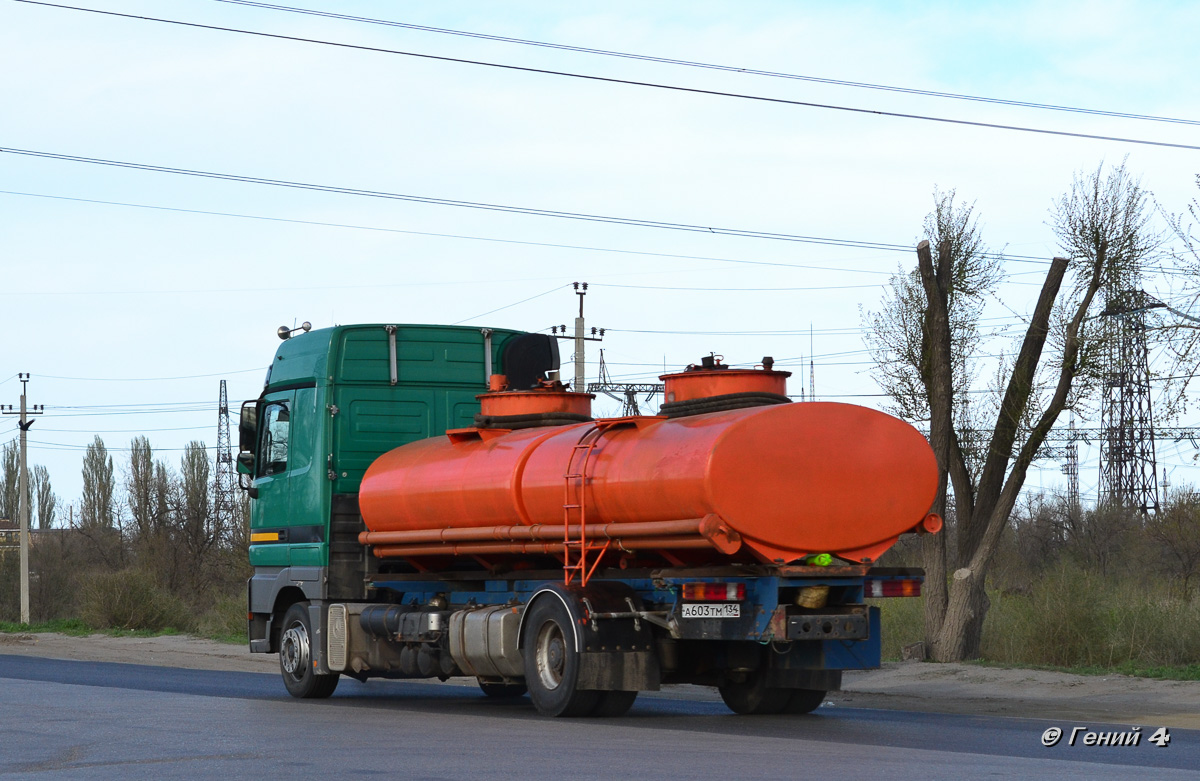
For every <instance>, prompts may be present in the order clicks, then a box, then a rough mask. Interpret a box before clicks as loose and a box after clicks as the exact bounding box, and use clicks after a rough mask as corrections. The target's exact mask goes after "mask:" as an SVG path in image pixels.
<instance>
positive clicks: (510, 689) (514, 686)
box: [479, 681, 528, 700]
mask: <svg viewBox="0 0 1200 781" xmlns="http://www.w3.org/2000/svg"><path fill="white" fill-rule="evenodd" d="M479 688H480V690H482V691H483V693H484V694H486V695H487V696H488V697H490V698H492V699H497V700H503V699H516V698H517V697H520V696H522V695H524V694H525V692H526V691H528V689H527V687H526V686H525V684H523V683H495V682H488V681H479Z"/></svg>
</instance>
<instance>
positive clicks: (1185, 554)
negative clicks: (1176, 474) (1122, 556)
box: [1146, 487, 1200, 600]
mask: <svg viewBox="0 0 1200 781" xmlns="http://www.w3.org/2000/svg"><path fill="white" fill-rule="evenodd" d="M1146 531H1148V532H1149V533H1150V536H1151V537H1152V538H1153V539H1154V540H1155V541H1156V542H1158V543H1159V544H1160V545H1161V546H1162V549H1163V551H1164V552H1165V553H1166V555H1165V556H1163V557H1161V558H1160V563H1161V566H1162V567H1163V568H1164V569H1166V571H1167V573H1168V574H1169V575H1171V576H1173V577H1176V578H1178V579H1179V584H1180V589H1181V591H1182V592H1183V598H1184V599H1185V600H1189V599H1191V597H1192V583H1193V582H1194V579H1195V577H1196V576H1197V575H1198V574H1200V494H1197V493H1196V491H1195V490H1194V489H1192V488H1191V487H1185V488H1182V489H1180V490H1178V491H1176V492H1174V494H1173V495H1172V496H1171V498H1170V499H1169V500H1168V501H1167V502H1166V505H1165V506H1164V507H1163V511H1162V512H1161V513H1158V514H1156V515H1154V516H1151V517H1150V518H1149V519H1148V520H1147V523H1146Z"/></svg>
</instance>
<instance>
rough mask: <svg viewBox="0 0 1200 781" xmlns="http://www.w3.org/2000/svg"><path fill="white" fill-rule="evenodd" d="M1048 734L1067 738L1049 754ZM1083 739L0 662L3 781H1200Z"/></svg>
mask: <svg viewBox="0 0 1200 781" xmlns="http://www.w3.org/2000/svg"><path fill="white" fill-rule="evenodd" d="M692 691H695V694H692V693H691V692H692ZM1052 726H1057V727H1060V728H1062V729H1063V730H1064V732H1065V733H1066V735H1065V736H1064V738H1063V739H1062V740H1061V741H1060V742H1059V744H1058V745H1056V746H1054V747H1050V748H1047V747H1045V746H1043V745H1042V733H1043V732H1044V731H1045V730H1046V729H1047V728H1049V727H1052ZM1075 727H1090V728H1092V729H1095V730H1096V731H1100V730H1103V731H1105V732H1108V731H1111V730H1113V729H1114V727H1113V726H1112V725H1108V726H1103V725H1099V724H1091V725H1089V724H1084V723H1074V722H1073V723H1064V722H1053V721H1042V720H1037V719H1012V718H999V717H990V716H987V717H985V716H978V717H974V716H965V717H964V716H950V715H943V714H932V713H913V712H906V711H882V710H866V709H858V708H835V707H823V708H821V709H820V710H819V711H818V712H817V713H816V714H814V715H810V716H791V717H739V716H734V715H732V714H730V713H729V712H728V711H727V710H726V709H725V707H724V705H722V704H721V703H720V702H719V701H714V699H713V698H712V697H711V696H710V695H709V694H707V693H705V692H703V691H698V690H691V689H686V688H681V689H679V690H675V691H670V692H666V693H662V694H657V693H643V694H642V695H641V696H640V697H639V699H638V701H637V704H635V705H634V708H633V710H632V711H630V713H629V714H628V715H626V716H624V717H621V718H617V719H545V718H542V717H540V716H538V715H537V714H536V713H535V712H534V710H533V708H532V706H531V705H530V704H529V701H528V699H526V698H522V699H519V700H516V701H510V702H500V701H493V700H487V699H485V698H484V697H483V696H482V695H481V694H480V693H479V692H478V690H476V689H474V688H468V687H463V686H454V685H446V684H437V683H428V682H381V681H372V682H369V683H367V684H359V683H357V682H356V681H353V680H343V681H342V683H341V685H340V686H339V688H338V691H337V693H336V694H335V695H334V697H333V698H332V699H330V700H327V701H323V702H301V701H296V700H293V699H291V698H289V697H287V696H286V694H284V692H283V688H282V683H281V682H280V681H279V680H278V678H277V677H276V676H273V675H264V674H259V673H235V672H214V671H204V670H182V669H177V668H170V667H150V666H143V665H134V664H104V663H89V662H71V661H62V660H53V659H40V658H36V657H29V656H12V655H2V654H0V776H4V777H31V778H34V777H36V778H51V777H52V778H213V777H220V778H223V779H235V778H255V779H270V778H276V777H280V778H290V777H300V778H319V777H368V776H390V777H400V778H406V779H464V778H474V779H506V778H519V779H554V781H562V780H564V779H609V778H613V779H617V778H637V779H654V780H655V781H657V779H674V778H682V779H710V778H728V779H731V781H735V780H737V779H749V778H771V779H776V778H780V779H782V778H805V777H809V778H811V777H816V776H818V775H819V776H820V777H822V778H835V777H840V778H847V779H854V778H870V779H887V780H888V781H902V780H903V779H914V780H917V779H919V780H920V781H927V780H928V779H940V778H947V779H974V778H985V777H1000V778H1055V779H1065V778H1086V779H1107V778H1114V779H1117V778H1120V779H1125V778H1133V777H1145V778H1155V779H1171V778H1200V731H1194V730H1176V729H1173V730H1171V732H1170V736H1171V738H1170V744H1169V745H1168V746H1167V747H1165V748H1159V747H1157V746H1155V745H1153V744H1151V743H1149V742H1148V738H1149V737H1150V734H1151V733H1152V732H1153V730H1149V729H1143V730H1142V732H1143V735H1142V738H1141V741H1140V745H1137V746H1119V747H1113V746H1092V747H1089V746H1084V745H1083V740H1084V733H1082V732H1081V733H1080V734H1079V735H1078V738H1077V741H1076V745H1075V746H1073V747H1072V746H1068V745H1067V739H1068V737H1069V735H1070V733H1071V731H1072V729H1073V728H1075ZM1115 729H1121V728H1120V727H1117V728H1115ZM1146 768H1153V770H1149V771H1147V770H1146Z"/></svg>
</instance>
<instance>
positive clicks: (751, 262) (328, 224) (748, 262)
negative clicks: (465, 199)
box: [0, 190, 1041, 385]
mask: <svg viewBox="0 0 1200 781" xmlns="http://www.w3.org/2000/svg"><path fill="white" fill-rule="evenodd" d="M0 194H2V195H18V196H26V197H30V198H49V199H52V200H59V201H75V202H79V203H96V204H103V205H106V206H127V207H131V208H135V209H154V210H159V211H169V212H182V213H185V214H205V215H210V216H216V217H237V218H241V219H247V220H265V221H268V222H285V223H296V224H300V225H317V226H321V227H326V228H348V229H351V230H365V231H380V232H385V233H403V234H407V235H412V236H434V237H438V238H447V239H465V240H468V241H488V242H496V243H499V244H518V245H522V246H526V247H547V248H550V249H574V250H583V251H586V252H606V253H614V254H619V255H642V256H646V257H656V258H677V259H680V260H710V261H713V262H715V263H741V264H746V265H752V266H775V267H780V268H801V269H808V270H810V271H845V272H853V273H856V274H884V275H887V276H893V275H894V274H895V273H896V272H895V271H877V270H874V269H858V268H845V267H840V266H814V265H809V264H801V263H778V262H774V261H765V260H744V259H739V258H721V257H713V256H711V255H682V254H678V253H672V252H648V251H645V250H630V249H619V248H614V247H590V246H586V245H580V244H555V243H550V242H542V241H521V240H517V239H498V238H494V237H490V236H469V235H466V234H459V233H432V232H429V231H413V230H401V229H399V228H382V227H378V226H371V225H354V224H349V223H340V222H321V221H318V220H296V219H288V218H284V217H266V216H263V215H257V214H237V213H234V212H219V211H207V210H204V209H181V208H176V207H173V206H154V205H151V204H144V203H126V202H122V201H101V200H97V199H94V198H73V197H69V196H65V195H46V194H44V193H29V192H20V191H17V190H0ZM1030 273H1041V272H1030ZM430 284H443V283H430ZM445 284H455V285H458V284H462V281H461V280H456V281H454V282H448V283H445ZM597 284H599V283H597ZM400 286H402V285H397V287H400ZM340 287H346V288H358V287H362V286H361V285H342V286H330V285H321V286H318V287H311V288H310V287H299V288H274V289H275V290H330V289H337V288H340ZM371 287H387V286H386V285H371ZM249 290H259V288H223V289H220V290H208V291H200V292H211V293H225V292H244V291H249ZM26 292H28V291H26ZM88 292H89V293H91V292H95V291H88ZM155 292H197V291H155ZM0 295H2V293H0ZM16 376H17V375H15V374H14V375H13V376H12V377H10V378H9V379H10V380H11V379H13V378H15V377H16ZM5 382H7V380H5ZM2 384H3V383H0V385H2Z"/></svg>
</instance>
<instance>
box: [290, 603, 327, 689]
mask: <svg viewBox="0 0 1200 781" xmlns="http://www.w3.org/2000/svg"><path fill="white" fill-rule="evenodd" d="M312 636H313V633H312V627H311V626H310V625H309V620H308V603H307V602H297V603H296V604H294V605H292V606H291V607H289V608H288V609H287V612H286V613H284V614H283V628H282V629H281V630H280V634H279V671H280V672H281V673H282V674H283V685H284V686H286V687H287V690H288V694H291V695H292V696H293V697H299V698H300V699H322V698H325V697H328V696H329V695H331V694H333V690H334V689H336V688H337V685H338V674H337V673H330V674H326V675H318V674H317V673H316V672H314V671H313V663H312V659H313V655H312Z"/></svg>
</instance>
